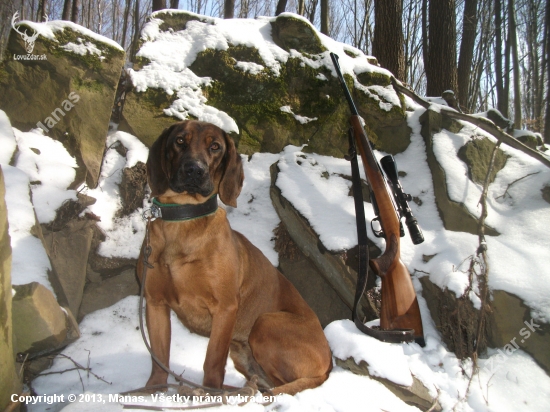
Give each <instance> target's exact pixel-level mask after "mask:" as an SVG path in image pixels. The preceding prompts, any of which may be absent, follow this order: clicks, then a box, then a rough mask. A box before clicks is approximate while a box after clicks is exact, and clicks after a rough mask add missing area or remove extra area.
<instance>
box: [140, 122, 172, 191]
mask: <svg viewBox="0 0 550 412" xmlns="http://www.w3.org/2000/svg"><path fill="white" fill-rule="evenodd" d="M176 126H177V124H174V125H172V126H170V127H167V128H166V129H164V130H163V132H162V133H161V134H160V136H159V137H158V139H157V140H156V141H155V143H153V146H151V149H150V150H149V157H148V158H147V180H148V182H149V187H150V188H151V196H159V195H161V194H163V193H164V192H166V191H167V190H168V188H169V186H168V178H169V177H168V165H167V161H168V159H167V157H168V156H167V153H166V141H167V140H168V136H170V133H172V130H174V128H175V127H176Z"/></svg>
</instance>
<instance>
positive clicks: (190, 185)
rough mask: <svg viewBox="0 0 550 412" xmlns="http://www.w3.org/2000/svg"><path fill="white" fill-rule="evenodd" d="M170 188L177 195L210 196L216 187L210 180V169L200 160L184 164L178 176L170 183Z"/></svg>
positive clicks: (188, 161)
mask: <svg viewBox="0 0 550 412" xmlns="http://www.w3.org/2000/svg"><path fill="white" fill-rule="evenodd" d="M170 188H171V189H172V190H173V191H174V192H177V193H182V192H187V193H189V194H195V193H198V194H200V195H202V196H208V195H209V194H210V193H212V190H213V189H214V185H213V183H212V181H211V179H210V173H209V171H208V167H207V166H206V165H205V164H204V163H203V162H201V161H199V160H187V161H184V162H182V164H181V166H180V167H179V169H178V172H177V174H176V175H175V176H174V178H173V179H171V181H170Z"/></svg>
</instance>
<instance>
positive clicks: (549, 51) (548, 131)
mask: <svg viewBox="0 0 550 412" xmlns="http://www.w3.org/2000/svg"><path fill="white" fill-rule="evenodd" d="M544 41H545V44H546V47H545V49H546V56H545V57H546V70H547V72H546V86H547V88H546V114H545V118H546V120H545V122H544V141H545V143H548V144H550V1H547V2H546V12H545V19H544Z"/></svg>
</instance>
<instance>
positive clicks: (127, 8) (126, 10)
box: [120, 0, 131, 50]
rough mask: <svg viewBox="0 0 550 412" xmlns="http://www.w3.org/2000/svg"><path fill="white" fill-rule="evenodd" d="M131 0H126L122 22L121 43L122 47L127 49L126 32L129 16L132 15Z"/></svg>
mask: <svg viewBox="0 0 550 412" xmlns="http://www.w3.org/2000/svg"><path fill="white" fill-rule="evenodd" d="M130 5H131V0H126V6H124V19H123V23H122V41H121V42H120V44H121V45H122V48H123V49H124V50H126V32H127V31H128V17H129V16H130Z"/></svg>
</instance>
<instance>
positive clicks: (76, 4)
mask: <svg viewBox="0 0 550 412" xmlns="http://www.w3.org/2000/svg"><path fill="white" fill-rule="evenodd" d="M79 8H80V0H73V7H72V10H71V21H72V22H73V23H77V24H78V9H79Z"/></svg>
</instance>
